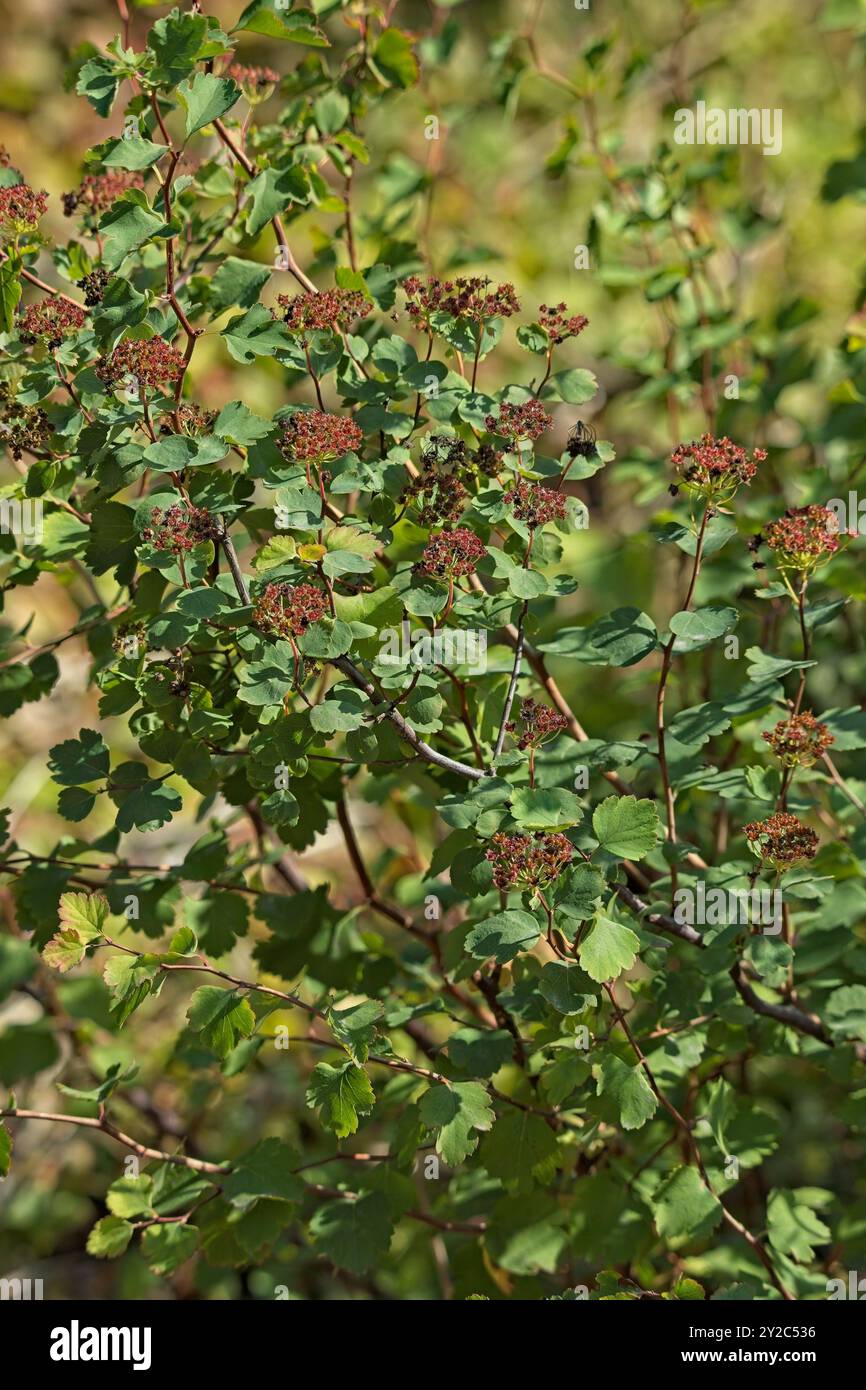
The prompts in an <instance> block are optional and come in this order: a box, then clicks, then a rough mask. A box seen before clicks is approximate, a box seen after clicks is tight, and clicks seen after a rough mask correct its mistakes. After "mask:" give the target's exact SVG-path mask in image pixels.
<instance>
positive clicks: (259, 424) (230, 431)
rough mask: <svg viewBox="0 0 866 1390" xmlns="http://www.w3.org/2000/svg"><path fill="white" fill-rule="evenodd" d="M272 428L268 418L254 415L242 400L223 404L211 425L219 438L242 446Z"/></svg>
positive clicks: (260, 436)
mask: <svg viewBox="0 0 866 1390" xmlns="http://www.w3.org/2000/svg"><path fill="white" fill-rule="evenodd" d="M272 429H273V424H272V423H271V421H270V420H264V419H262V417H261V415H256V414H255V412H254V411H252V410H250V408H249V406H246V405H244V403H243V401H232V402H231V403H230V404H229V405H224V406H223V408H222V410H221V411H220V413H219V415H218V416H217V418H216V420H215V421H214V425H213V432H214V434H216V435H219V437H220V439H225V440H227V441H228V443H229V444H240V445H242V446H243V447H246V446H247V445H250V444H255V443H256V441H257V440H259V439H264V438H265V437H266V436H267V435H269V434H270V433H271V431H272Z"/></svg>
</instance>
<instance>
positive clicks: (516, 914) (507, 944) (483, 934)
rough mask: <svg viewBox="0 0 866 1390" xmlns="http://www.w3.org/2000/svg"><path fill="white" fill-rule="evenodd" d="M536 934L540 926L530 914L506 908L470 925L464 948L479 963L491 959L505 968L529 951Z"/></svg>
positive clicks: (537, 935) (538, 934)
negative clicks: (507, 964) (504, 910)
mask: <svg viewBox="0 0 866 1390" xmlns="http://www.w3.org/2000/svg"><path fill="white" fill-rule="evenodd" d="M540 935H541V926H540V924H539V922H538V920H537V918H535V917H533V916H532V913H531V912H523V911H522V910H521V909H520V908H510V909H509V910H508V911H506V912H497V913H496V914H495V915H494V916H493V917H486V918H485V919H484V921H483V922H479V923H478V924H477V926H474V927H473V928H472V929H471V931H470V932H469V934H468V936H467V937H466V942H465V946H466V950H467V951H468V952H469V953H470V955H473V956H476V957H477V958H478V959H479V960H487V959H488V958H489V957H491V956H492V957H493V959H494V960H495V961H496V962H497V963H498V964H499V965H505V964H506V963H507V962H508V961H510V960H513V959H514V957H515V956H516V955H518V954H519V953H520V952H521V951H531V950H532V947H533V946H534V945H535V943H536V941H537V940H538V938H539V936H540Z"/></svg>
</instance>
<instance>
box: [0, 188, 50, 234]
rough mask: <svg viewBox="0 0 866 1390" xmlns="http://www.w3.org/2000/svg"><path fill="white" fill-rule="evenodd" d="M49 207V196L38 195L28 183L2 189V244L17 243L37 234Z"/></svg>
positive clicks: (0, 212) (0, 223)
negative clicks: (18, 240) (21, 239)
mask: <svg viewBox="0 0 866 1390" xmlns="http://www.w3.org/2000/svg"><path fill="white" fill-rule="evenodd" d="M47 207H48V194H47V193H45V192H44V191H43V192H41V193H37V191H36V189H35V188H31V187H30V185H29V184H27V183H14V184H11V185H10V186H9V187H8V188H0V242H3V243H6V242H10V241H17V239H18V237H20V236H25V235H26V234H28V233H30V232H35V231H36V228H37V226H38V225H39V219H40V217H42V216H43V215H44V213H45V210H46V208H47Z"/></svg>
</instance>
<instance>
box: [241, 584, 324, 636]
mask: <svg viewBox="0 0 866 1390" xmlns="http://www.w3.org/2000/svg"><path fill="white" fill-rule="evenodd" d="M327 612H328V599H327V595H326V594H325V593H324V592H323V591H322V590H321V589H317V588H316V586H315V584H288V583H277V584H268V586H267V588H266V589H265V591H264V593H263V594H262V595H261V596H260V597H259V599H258V600H257V602H256V604H255V607H254V608H253V622H254V623H255V625H256V627H258V628H260V629H261V630H262V631H263V632H269V633H272V634H275V635H277V636H279V637H285V638H293V637H302V636H303V634H304V633H305V632H306V630H307V628H308V627H309V626H310V624H311V623H315V622H318V620H319V618H324V617H325V615H326V613H327Z"/></svg>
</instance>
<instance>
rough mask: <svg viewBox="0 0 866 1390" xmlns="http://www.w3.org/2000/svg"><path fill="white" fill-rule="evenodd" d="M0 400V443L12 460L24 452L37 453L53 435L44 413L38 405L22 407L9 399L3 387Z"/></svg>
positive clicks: (18, 402)
mask: <svg viewBox="0 0 866 1390" xmlns="http://www.w3.org/2000/svg"><path fill="white" fill-rule="evenodd" d="M0 399H2V406H0V443H2V444H4V445H5V446H6V448H7V449H8V450H9V452H10V454H11V455H12V457H13V458H14V459H20V458H21V457H22V456H23V455H24V453H25V452H27V453H30V454H37V453H39V451H40V450H41V449H43V448H44V447H45V445H46V443H47V442H48V440H49V439H50V438H51V435H52V433H53V431H52V429H51V425H50V423H49V421H48V416H47V415H46V414H45V411H44V410H42V409H40V407H39V406H38V405H22V404H21V402H20V401H16V400H13V399H11V398H9V397H8V394H7V388H5V387H3V388H2V395H0Z"/></svg>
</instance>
